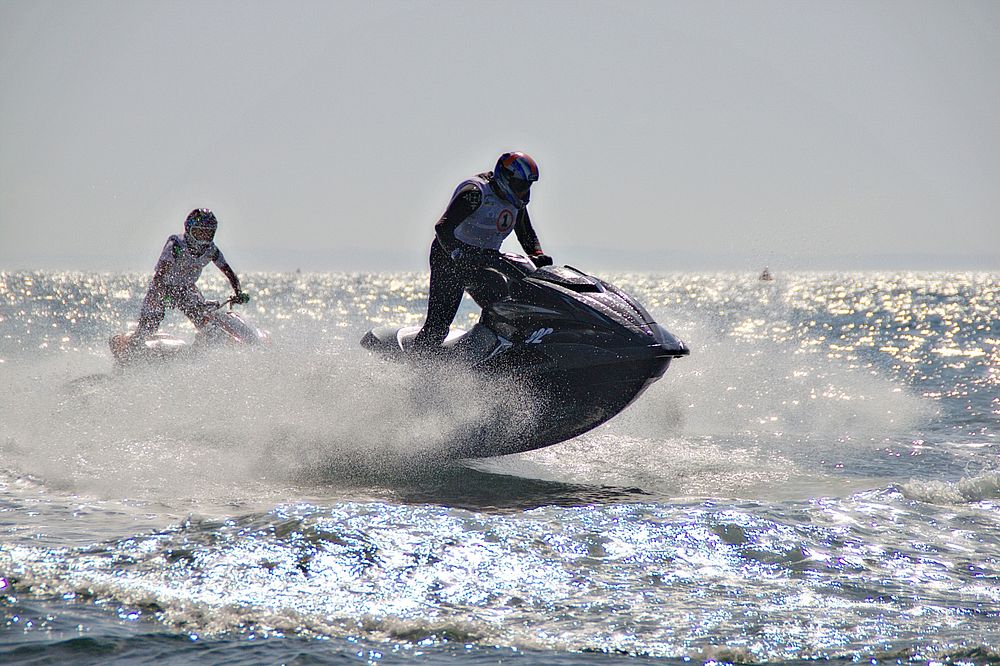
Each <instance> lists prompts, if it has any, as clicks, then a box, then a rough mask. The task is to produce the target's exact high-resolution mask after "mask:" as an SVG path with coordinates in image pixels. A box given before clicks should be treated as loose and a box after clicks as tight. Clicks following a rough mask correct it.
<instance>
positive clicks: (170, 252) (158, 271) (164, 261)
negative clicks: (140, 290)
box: [149, 236, 177, 293]
mask: <svg viewBox="0 0 1000 666" xmlns="http://www.w3.org/2000/svg"><path fill="white" fill-rule="evenodd" d="M176 239H177V237H176V236H171V237H170V238H168V239H167V242H166V244H164V246H163V250H161V251H160V258H159V259H157V261H156V267H155V268H153V279H152V280H150V282H149V288H150V290H151V291H155V292H157V293H161V292H163V289H164V287H165V286H166V279H165V278H166V275H167V271H169V270H170V267H171V266H172V265H173V263H174V255H175V253H174V248H176V247H177V240H176Z"/></svg>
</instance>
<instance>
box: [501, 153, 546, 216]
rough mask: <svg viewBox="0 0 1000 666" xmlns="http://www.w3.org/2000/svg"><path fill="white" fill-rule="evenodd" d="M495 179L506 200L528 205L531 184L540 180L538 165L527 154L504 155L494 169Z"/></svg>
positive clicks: (519, 204)
mask: <svg viewBox="0 0 1000 666" xmlns="http://www.w3.org/2000/svg"><path fill="white" fill-rule="evenodd" d="M493 179H494V180H495V181H497V182H498V183H499V185H500V189H501V190H502V191H503V192H502V193H503V194H504V195H505V198H507V199H509V200H510V201H511V203H513V204H515V205H518V206H524V205H525V204H527V203H528V193H529V191H530V188H531V184H532V183H533V182H535V181H536V180H538V165H537V164H535V160H533V159H532V158H531V155H528V154H526V153H522V152H514V153H504V154H503V155H501V156H500V159H498V160H497V165H496V167H494V169H493Z"/></svg>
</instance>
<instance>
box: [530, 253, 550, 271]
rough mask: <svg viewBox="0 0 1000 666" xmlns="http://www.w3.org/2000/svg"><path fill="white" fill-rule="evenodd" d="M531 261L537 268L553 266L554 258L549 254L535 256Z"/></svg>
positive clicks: (532, 256)
mask: <svg viewBox="0 0 1000 666" xmlns="http://www.w3.org/2000/svg"><path fill="white" fill-rule="evenodd" d="M530 259H531V261H532V263H534V264H535V268H541V267H542V266H551V265H552V257H550V256H549V255H547V254H533V255H531V257H530Z"/></svg>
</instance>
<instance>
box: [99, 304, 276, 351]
mask: <svg viewBox="0 0 1000 666" xmlns="http://www.w3.org/2000/svg"><path fill="white" fill-rule="evenodd" d="M234 303H235V298H230V299H228V300H226V301H222V302H218V301H208V302H207V303H206V318H205V323H204V324H203V325H201V326H199V327H198V328H197V332H196V333H195V336H194V340H193V341H191V342H188V341H187V340H185V339H183V338H180V337H177V336H175V335H170V334H169V333H154V334H153V335H151V336H149V337H148V338H147V339H146V340H144V341H143V344H142V345H141V346H139V347H135V348H133V347H132V346H131V345H129V339H130V336H129V335H128V334H121V335H114V336H112V337H111V339H110V340H109V341H108V343H109V345H110V347H111V354H112V356H114V358H115V364H116V366H117V367H118V368H125V367H128V366H130V365H134V364H136V363H149V362H157V361H166V360H171V359H179V358H186V357H189V356H191V355H192V354H196V353H199V352H201V351H204V350H206V349H209V348H212V347H217V346H220V345H228V346H235V347H256V346H260V345H264V344H266V343H268V342H269V341H270V336H269V335H268V333H267V331H264V330H261V329H259V328H257V327H256V326H254V325H253V324H251V323H249V322H247V320H246V319H244V318H243V317H242V316H240V314H239V313H237V312H235V311H233V309H232V307H233V304H234ZM225 305H228V306H229V309H228V310H223V309H222V308H223V306H225Z"/></svg>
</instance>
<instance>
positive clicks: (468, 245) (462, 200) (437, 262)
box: [413, 152, 552, 350]
mask: <svg viewBox="0 0 1000 666" xmlns="http://www.w3.org/2000/svg"><path fill="white" fill-rule="evenodd" d="M537 180H538V165H537V164H535V160H533V159H532V158H531V157H530V156H529V155H527V154H525V153H521V152H513V153H504V154H503V155H501V156H500V159H498V160H497V164H496V167H494V169H493V171H488V172H485V173H481V174H478V175H476V176H473V177H472V178H470V179H468V180H466V181H463V182H462V183H460V184H459V186H458V187H457V188H456V189H455V193H454V194H453V195H452V197H451V202H450V203H449V204H448V208H447V210H445V212H444V215H442V216H441V219H440V220H438V222H437V224H436V225H435V226H434V232H435V238H434V242H433V243H431V257H430V265H431V281H430V289H429V294H428V298H427V318H426V320H425V321H424V325H423V327H422V328H421V329H420V332H419V333H417V335H416V338H414V341H413V344H414V348H415V349H418V350H428V349H433V348H435V347H437V346H439V345H440V344H441V343H442V342H443V341H444V339H445V337H447V335H448V328H449V327H450V326H451V322H452V320H453V319H454V318H455V314H456V313H457V312H458V306H459V305H460V304H461V302H462V294H463V293H464V292H465V291H466V290H468V289H469V288H470V286H473V285H475V284H476V279H477V277H478V275H479V273H480V271H481V269H482V268H484V267H486V266H488V265H490V263H491V262H494V261H496V260H497V259H498V258H499V256H500V245H501V244H502V243H503V241H504V239H505V238H507V236H509V235H510V232H511V231H513V232H514V233H515V234H516V235H517V240H518V241H519V242H520V243H521V247H523V248H524V251H525V252H527V253H528V256H529V257H530V258H531V261H532V262H534V264H535V266H538V267H542V266H549V265H551V264H552V258H551V257H549V256H548V255H546V254H544V253H543V252H542V246H541V245H540V244H539V242H538V236H537V235H536V234H535V230H534V229H533V228H532V226H531V218H530V217H528V209H527V206H528V200H529V198H530V194H531V184H532V183H533V182H535V181H537ZM480 305H483V304H482V303H480Z"/></svg>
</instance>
